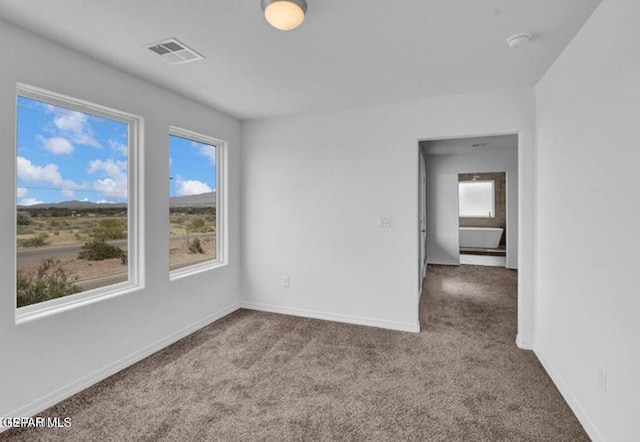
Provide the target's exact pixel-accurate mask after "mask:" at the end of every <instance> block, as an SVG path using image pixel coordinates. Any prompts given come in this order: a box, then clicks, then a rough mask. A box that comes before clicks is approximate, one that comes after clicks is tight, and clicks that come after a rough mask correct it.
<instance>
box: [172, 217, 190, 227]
mask: <svg viewBox="0 0 640 442" xmlns="http://www.w3.org/2000/svg"><path fill="white" fill-rule="evenodd" d="M186 220H187V218H186V217H185V216H184V215H174V216H173V217H172V219H171V222H172V223H174V224H180V225H182V224H184V222H185V221H186Z"/></svg>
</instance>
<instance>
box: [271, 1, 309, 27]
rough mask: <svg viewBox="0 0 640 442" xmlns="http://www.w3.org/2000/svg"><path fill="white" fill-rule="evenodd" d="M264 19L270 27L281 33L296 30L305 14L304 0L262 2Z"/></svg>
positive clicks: (305, 4)
mask: <svg viewBox="0 0 640 442" xmlns="http://www.w3.org/2000/svg"><path fill="white" fill-rule="evenodd" d="M262 11H264V18H265V19H266V20H267V21H268V22H269V24H270V25H271V26H273V27H274V28H276V29H279V30H281V31H290V30H292V29H295V28H297V27H298V26H300V25H301V24H302V22H303V21H304V14H305V13H306V12H307V2H306V1H305V0H262Z"/></svg>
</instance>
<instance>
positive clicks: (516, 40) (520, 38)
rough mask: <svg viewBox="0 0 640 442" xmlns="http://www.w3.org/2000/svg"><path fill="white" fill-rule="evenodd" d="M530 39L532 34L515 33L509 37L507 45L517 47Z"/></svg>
mask: <svg viewBox="0 0 640 442" xmlns="http://www.w3.org/2000/svg"><path fill="white" fill-rule="evenodd" d="M529 40H531V34H514V35H512V36H511V37H509V38H507V46H509V47H510V48H517V47H520V46H524V45H526V44H527V43H529Z"/></svg>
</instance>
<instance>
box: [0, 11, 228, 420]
mask: <svg viewBox="0 0 640 442" xmlns="http://www.w3.org/2000/svg"><path fill="white" fill-rule="evenodd" d="M0 40H1V41H2V42H3V44H4V55H3V57H4V58H3V63H2V69H0V144H1V145H2V147H3V148H2V149H1V150H0V181H1V183H2V185H0V201H1V202H2V207H3V210H2V213H1V214H0V254H1V260H2V262H3V263H4V265H3V266H0V281H3V283H2V289H1V290H0V358H1V361H2V362H1V363H0V383H1V385H0V416H12V415H20V416H25V415H29V414H31V413H36V412H38V411H39V410H41V409H42V408H44V407H46V406H47V405H50V404H51V403H52V402H55V401H57V400H59V399H62V398H63V397H64V396H65V395H68V394H70V393H72V392H74V391H76V390H78V389H79V388H81V387H82V386H86V384H87V383H91V382H93V381H95V380H97V379H99V378H100V377H103V376H106V375H109V374H111V373H112V372H113V371H114V370H116V369H118V368H122V366H123V365H126V364H127V363H130V362H133V361H134V360H135V359H137V358H140V357H141V356H143V355H144V354H145V353H146V352H148V351H151V350H153V349H157V346H158V345H161V344H163V343H164V344H166V343H167V342H168V341H170V340H172V339H175V338H176V337H178V336H179V335H180V334H182V333H184V332H186V331H187V330H188V329H189V328H190V327H192V326H194V325H195V326H198V325H199V326H201V325H204V323H206V322H207V321H210V320H212V319H213V318H215V317H216V315H218V314H221V312H222V313H224V312H225V311H228V309H229V308H231V309H232V308H235V306H236V305H237V302H238V300H239V298H240V294H239V263H238V261H239V247H238V244H239V229H238V227H237V226H238V224H239V205H238V203H237V201H238V198H239V189H238V184H239V158H240V152H239V139H240V123H239V122H238V121H235V120H233V119H231V118H229V117H226V116H224V115H222V114H219V113H217V112H214V111H211V110H209V109H207V108H205V107H203V106H200V105H198V104H196V103H194V102H191V101H188V100H185V99H183V98H180V97H179V96H177V95H175V94H172V93H169V92H167V91H165V90H163V89H160V88H158V87H156V86H153V85H151V84H149V83H146V82H143V81H141V80H139V79H137V78H134V77H132V76H130V75H126V74H124V73H122V72H120V71H117V70H114V69H111V68H109V67H107V66H105V65H103V64H100V63H97V62H95V61H93V60H91V59H89V58H86V57H83V56H80V55H78V54H77V53H74V52H71V51H69V50H66V49H63V48H62V47H59V46H56V45H53V44H51V43H49V42H47V41H45V40H43V39H40V38H39V37H36V36H34V35H32V34H29V33H26V32H24V31H21V30H18V29H17V28H14V27H13V26H10V25H8V24H6V23H4V22H2V21H0ZM168 68H175V67H174V66H168ZM17 81H19V82H23V83H27V84H31V85H33V86H38V87H41V88H45V89H48V90H52V91H55V92H58V93H62V94H66V95H70V96H73V97H77V98H81V99H84V100H88V101H91V102H95V103H99V104H102V105H106V106H109V107H113V108H116V109H120V110H123V111H126V112H130V113H133V114H137V115H139V116H141V117H143V118H144V119H145V122H144V123H145V134H144V135H145V141H146V143H145V144H146V145H145V152H144V163H145V165H146V174H145V175H144V176H145V183H144V187H145V190H146V193H145V195H144V210H145V212H146V213H145V219H146V223H145V228H144V230H143V232H144V235H145V237H146V243H145V244H146V245H145V250H144V253H145V255H146V272H147V278H146V281H147V287H146V288H145V289H143V290H140V291H138V292H135V293H131V294H128V295H124V296H120V297H116V298H111V299H108V300H104V301H101V302H97V303H95V304H92V305H87V306H84V307H81V308H77V309H74V310H69V311H66V312H63V313H59V314H56V315H54V316H50V317H46V318H42V319H38V320H34V321H31V322H28V323H24V324H20V325H15V320H14V315H15V268H14V265H13V264H12V263H14V261H15V256H14V253H15V252H14V250H15V238H14V234H13V232H14V231H15V212H14V208H13V207H14V201H15V199H14V198H15V149H14V141H15V140H14V133H15V103H16V98H15V93H16V92H15V87H16V82H17ZM171 124H172V125H177V126H180V127H184V128H186V129H191V130H194V131H197V132H202V133H204V134H208V135H211V136H214V137H218V138H221V139H224V140H227V141H228V142H229V154H230V159H229V165H230V171H229V172H230V173H229V196H230V197H229V205H230V222H229V225H228V226H229V231H230V244H231V247H230V250H229V262H230V264H229V265H228V266H226V267H224V268H220V269H216V270H214V271H207V272H205V273H201V274H199V275H196V276H193V277H190V278H184V279H180V280H176V281H174V282H171V283H169V280H168V271H167V270H168V259H169V257H168V234H167V232H168V219H167V214H168V210H169V208H168V198H167V192H168V184H167V183H168V141H167V137H168V127H169V125H171ZM225 309H226V310H225Z"/></svg>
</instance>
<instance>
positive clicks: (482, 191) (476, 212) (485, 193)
mask: <svg viewBox="0 0 640 442" xmlns="http://www.w3.org/2000/svg"><path fill="white" fill-rule="evenodd" d="M458 194H459V209H460V218H493V217H495V216H496V215H495V198H494V182H493V181H460V182H459V183H458Z"/></svg>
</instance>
